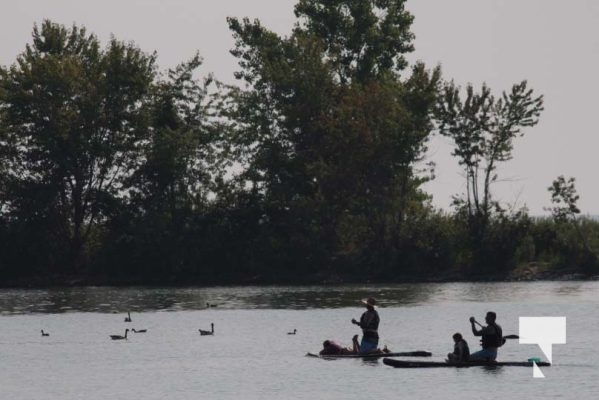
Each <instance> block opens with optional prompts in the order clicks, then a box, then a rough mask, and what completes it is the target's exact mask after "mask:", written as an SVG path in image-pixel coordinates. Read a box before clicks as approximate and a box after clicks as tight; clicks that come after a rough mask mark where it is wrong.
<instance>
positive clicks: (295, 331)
mask: <svg viewBox="0 0 599 400" xmlns="http://www.w3.org/2000/svg"><path fill="white" fill-rule="evenodd" d="M296 333H297V329H294V330H293V332H287V334H288V335H295V334H296Z"/></svg>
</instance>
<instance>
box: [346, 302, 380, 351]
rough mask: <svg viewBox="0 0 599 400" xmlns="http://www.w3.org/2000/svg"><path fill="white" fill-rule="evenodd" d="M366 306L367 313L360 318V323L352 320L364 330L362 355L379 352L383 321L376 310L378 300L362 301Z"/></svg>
mask: <svg viewBox="0 0 599 400" xmlns="http://www.w3.org/2000/svg"><path fill="white" fill-rule="evenodd" d="M362 303H363V304H364V305H365V306H366V311H365V312H364V314H362V316H361V317H360V322H358V321H356V320H355V319H352V320H351V322H352V323H353V324H356V325H358V326H359V327H360V328H362V342H361V343H360V353H370V352H373V351H377V350H378V346H379V333H378V329H379V323H380V322H381V319H380V317H379V313H378V312H377V311H376V310H375V307H376V300H375V299H374V298H373V297H369V298H367V299H364V300H362Z"/></svg>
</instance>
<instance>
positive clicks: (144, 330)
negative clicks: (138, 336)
mask: <svg viewBox="0 0 599 400" xmlns="http://www.w3.org/2000/svg"><path fill="white" fill-rule="evenodd" d="M131 330H132V331H133V332H135V333H146V332H147V331H148V330H147V329H138V330H135V329H131Z"/></svg>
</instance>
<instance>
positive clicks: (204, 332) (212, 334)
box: [199, 323, 214, 336]
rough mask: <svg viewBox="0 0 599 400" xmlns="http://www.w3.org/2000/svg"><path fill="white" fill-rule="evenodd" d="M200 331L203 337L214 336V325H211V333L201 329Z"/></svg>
mask: <svg viewBox="0 0 599 400" xmlns="http://www.w3.org/2000/svg"><path fill="white" fill-rule="evenodd" d="M199 331H200V335H202V336H214V323H212V324H210V330H209V331H203V330H201V329H199Z"/></svg>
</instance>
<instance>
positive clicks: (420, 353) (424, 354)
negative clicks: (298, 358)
mask: <svg viewBox="0 0 599 400" xmlns="http://www.w3.org/2000/svg"><path fill="white" fill-rule="evenodd" d="M432 355H433V353H431V352H429V351H404V352H400V353H370V354H329V355H320V354H315V353H308V354H306V356H307V357H316V358H324V359H337V358H365V359H373V358H381V357H430V356H432Z"/></svg>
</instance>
